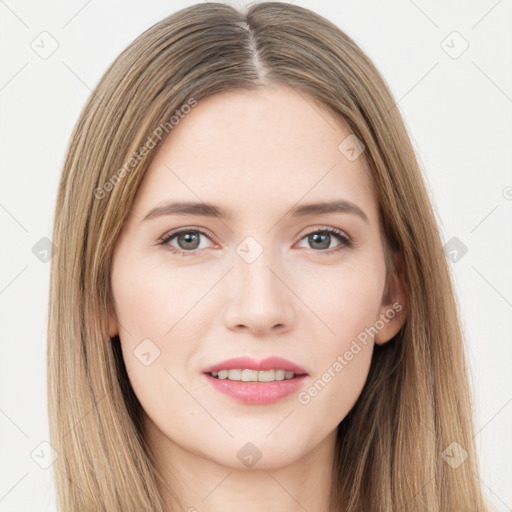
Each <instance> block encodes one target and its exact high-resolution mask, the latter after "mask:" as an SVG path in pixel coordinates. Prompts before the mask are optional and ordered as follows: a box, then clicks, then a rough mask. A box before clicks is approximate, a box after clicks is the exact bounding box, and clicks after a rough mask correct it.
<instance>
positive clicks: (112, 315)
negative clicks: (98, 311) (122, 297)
mask: <svg viewBox="0 0 512 512" xmlns="http://www.w3.org/2000/svg"><path fill="white" fill-rule="evenodd" d="M107 314H108V336H109V338H111V339H112V338H113V337H114V336H117V334H119V328H118V325H117V324H118V322H117V315H116V312H115V310H114V308H113V306H112V303H111V302H109V304H108V310H107Z"/></svg>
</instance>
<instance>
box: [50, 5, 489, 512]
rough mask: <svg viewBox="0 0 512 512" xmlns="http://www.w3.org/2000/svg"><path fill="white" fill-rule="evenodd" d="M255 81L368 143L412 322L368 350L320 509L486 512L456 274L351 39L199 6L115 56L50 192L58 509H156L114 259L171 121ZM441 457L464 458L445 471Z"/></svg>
mask: <svg viewBox="0 0 512 512" xmlns="http://www.w3.org/2000/svg"><path fill="white" fill-rule="evenodd" d="M266 84H282V85H287V86H290V87H293V88H294V89H295V90H297V91H300V92H301V93H306V94H308V95H309V96H310V97H312V98H313V99H314V100H316V101H318V102H319V103H320V104H322V105H323V106H324V107H326V108H327V109H328V110H329V111H331V112H333V113H334V114H335V115H337V116H338V117H340V118H343V119H344V120H345V121H346V123H347V125H348V126H349V128H350V130H351V131H352V132H353V133H354V134H355V135H356V136H357V137H358V138H359V139H360V140H361V141H362V142H363V143H364V145H365V147H366V149H365V152H364V158H365V161H366V163H367V165H368V169H369V171H370V174H371V178H372V180H373V181H372V182H373V183H374V185H375V192H376V195H377V200H378V204H379V209H380V215H381V221H382V229H383V232H384V234H385V238H386V240H385V241H386V244H387V249H388V250H389V251H394V252H398V253H400V254H401V255H402V257H403V275H404V280H405V284H406V296H407V318H406V322H405V324H404V325H403V327H402V329H401V330H400V332H399V333H398V334H397V335H396V336H395V338H394V339H393V340H391V341H390V342H389V343H387V344H385V345H383V346H382V347H375V350H374V354H373V359H372V364H371V368H370V373H369V376H368V380H367V382H366V384H365V386H364V389H363V391H362V393H361V395H360V397H359V399H358V401H357V403H356V405H355V406H354V407H353V409H352V410H351V411H350V413H349V414H348V415H347V417H346V418H345V419H344V420H343V421H342V422H341V423H340V425H339V427H338V437H337V442H336V452H335V454H334V468H333V480H332V481H333V485H332V494H331V506H332V510H333V511H338V510H340V511H341V510H343V511H345V512H363V511H364V512H368V511H372V512H376V511H380V512H394V511H396V510H415V511H418V512H419V511H425V512H427V511H428V512H436V511H454V510H460V511H462V510H464V511H466V510H472V511H475V512H480V511H484V510H487V508H486V505H485V503H484V499H483V497H482V493H481V489H480V487H479V480H478V464H477V453H476V450H475V445H474V441H473V423H472V421H473V420H472V414H473V413H472V409H471V396H470V390H469V381H468V378H469V375H468V373H467V361H466V359H465V352H464V344H463V338H462V333H461V327H460V324H459V318H458V311H457V304H456V301H455V299H454V291H453V288H452V282H451V276H450V272H449V268H448V264H447V261H446V258H445V255H444V252H443V247H442V242H441V239H440V235H439V229H438V226H437V221H436V218H435V215H434V212H433V210H432V207H431V204H430V202H429V198H428V194H427V190H426V187H425V185H424V182H423V179H422V175H421V172H420V168H419V165H418V162H417V160H416V156H415V153H414V151H413V148H412V145H411V142H410V139H409V137H408V134H407V132H406V128H405V126H404V123H403V121H402V118H401V116H400V113H399V111H398V109H397V108H396V104H395V101H394V99H393V97H392V95H391V93H390V91H389V88H388V86H387V85H386V83H385V81H384V79H383V78H382V76H381V75H380V74H379V72H378V70H377V69H376V68H375V66H374V65H373V64H372V62H371V61H370V60H369V58H368V57H367V56H366V55H365V54H364V53H363V52H362V50H361V49H360V48H359V47H358V46H357V45H356V44H355V42H354V41H353V40H352V39H351V38H350V37H348V36H347V35H346V34H345V33H344V32H342V31H341V30H340V29H339V28H338V27H337V26H336V25H334V24H333V23H331V22H329V21H327V20H326V19H324V18H323V17H321V16H319V15H317V14H315V13H314V12H312V11H310V10H308V9H305V8H301V7H298V6H294V5H289V4H286V3H280V2H266V3H260V4H256V5H254V6H252V7H250V8H248V9H246V11H244V12H241V11H237V10H236V9H234V8H233V7H230V6H228V5H225V4H221V3H211V2H206V3H201V4H197V5H193V6H191V7H188V8H185V9H182V10H180V11H178V12H176V13H175V14H173V15H171V16H169V17H167V18H165V19H163V20H162V21H160V22H159V23H157V24H155V25H154V26H152V27H151V28H149V29H148V30H146V31H145V32H144V33H143V34H141V35H140V36H139V37H138V38H137V39H135V41H133V42H132V43H131V44H130V45H129V46H128V47H127V48H126V49H125V50H124V51H123V52H122V53H121V54H120V56H119V57H118V58H117V59H116V60H115V61H114V62H113V63H112V65H111V66H110V67H109V69H108V70H107V71H106V72H105V74H104V75H103V77H102V78H101V80H100V82H99V83H98V85H97V87H96V88H95V90H94V91H93V93H92V95H91V96H90V98H89V99H88V101H87V103H86V105H85V107H84V108H83V110H82V112H81V114H80V118H79V120H78V122H77V124H76V127H75V129H74V131H73V134H72V136H71V140H70V144H69V148H68V151H67V154H66V158H65V163H64V167H63V172H62V178H61V182H60V186H59V190H58V197H57V204H56V212H55V225H54V232H53V242H54V244H55V245H56V246H57V252H56V254H55V255H54V256H53V259H52V264H51V283H50V299H49V326H48V401H49V405H48V411H49V420H50V442H51V444H52V446H53V447H54V449H55V450H56V451H57V454H58V457H57V459H56V461H55V463H54V465H53V467H54V475H55V481H56V488H57V493H58V503H59V508H60V510H61V511H62V512H77V511H80V512H86V511H95V512H97V511H108V512H130V511H133V512H141V511H143V510H147V511H154V512H163V511H164V510H166V509H165V506H164V503H163V499H162V497H161V495H160V494H159V483H160V484H161V483H162V476H161V475H160V473H159V471H158V470H157V469H156V464H155V460H154V458H153V456H152V454H151V452H150V450H149V449H148V446H147V444H146V441H145V438H144V432H143V428H142V422H141V411H142V409H141V405H140V403H139V402H138V400H137V398H136V397H135V395H134V393H133V390H132V389H131V386H130V383H129V379H128V376H127V373H126V368H125V366H124V364H123V359H122V355H121V353H120V349H119V343H113V342H112V341H111V340H110V338H109V336H108V327H107V325H108V314H109V312H111V311H112V296H111V288H110V265H111V258H112V253H113V249H114V246H115V244H116V240H117V237H118V234H119V232H120V230H121V227H122V225H123V222H124V219H125V218H126V216H127V214H128V212H129V210H130V208H131V204H132V201H133V198H134V196H135V193H136V192H137V188H138V185H139V183H140V181H141V179H142V178H143V176H144V173H145V171H146V169H147V168H148V166H149V164H150V162H151V160H152V158H153V157H154V156H155V154H156V152H157V151H158V148H159V146H160V145H161V142H162V140H164V139H165V136H166V135H168V134H170V136H172V133H171V132H172V125H173V121H170V120H171V119H173V118H174V119H178V120H179V118H180V115H182V114H183V113H184V112H187V110H186V109H185V105H189V109H190V108H192V107H191V106H190V105H193V104H194V103H193V102H199V101H200V100H201V99H202V98H205V97H207V96H211V95H213V94H216V93H219V92H223V91H230V90H254V89H255V88H257V87H264V86H265V85H266ZM174 122H176V121H174ZM143 148H145V149H146V150H145V151H143ZM452 443H457V444H452ZM447 448H448V450H452V452H450V453H452V455H453V450H456V451H457V450H458V452H457V453H458V454H459V455H461V454H464V453H466V452H467V458H466V460H465V461H464V462H463V463H462V464H460V465H458V467H452V466H453V465H451V464H449V463H448V462H447V461H446V456H445V454H446V449H447ZM176 503H178V500H177V498H176ZM172 509H173V510H175V508H174V506H173V507H172Z"/></svg>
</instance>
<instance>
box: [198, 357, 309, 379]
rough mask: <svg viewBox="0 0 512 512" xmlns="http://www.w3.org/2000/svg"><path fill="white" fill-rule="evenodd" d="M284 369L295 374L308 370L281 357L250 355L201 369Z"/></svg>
mask: <svg viewBox="0 0 512 512" xmlns="http://www.w3.org/2000/svg"><path fill="white" fill-rule="evenodd" d="M236 369H242V370H246V369H247V370H284V371H286V372H293V373H295V374H296V375H307V374H308V372H307V371H306V370H305V369H304V368H302V367H301V366H299V365H298V364H295V363H292V362H291V361H288V360H287V359H283V358H282V357H274V356H272V357H267V358H265V359H262V360H261V361H257V360H256V359H252V358H250V357H235V358H233V359H227V360H226V361H222V362H220V363H217V364H214V365H212V366H208V367H207V368H204V369H203V373H211V372H218V371H220V370H236Z"/></svg>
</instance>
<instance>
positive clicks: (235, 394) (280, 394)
mask: <svg viewBox="0 0 512 512" xmlns="http://www.w3.org/2000/svg"><path fill="white" fill-rule="evenodd" d="M204 375H205V377H206V378H207V380H208V382H209V383H210V384H211V385H212V386H213V387H214V388H215V389H217V390H218V391H220V392H222V393H224V394H226V395H228V396H230V397H231V398H234V399H235V400H237V401H238V402H241V403H244V404H251V405H267V404H273V403H274V402H277V401H278V400H281V398H284V397H285V396H288V395H291V394H292V393H296V392H297V391H298V390H299V389H300V388H301V387H302V385H303V384H304V380H305V379H306V377H307V375H301V376H299V377H294V378H293V379H288V380H276V381H274V382H242V381H236V380H229V379H216V378H215V377H212V376H211V375H208V374H207V373H205V374H204Z"/></svg>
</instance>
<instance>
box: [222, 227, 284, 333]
mask: <svg viewBox="0 0 512 512" xmlns="http://www.w3.org/2000/svg"><path fill="white" fill-rule="evenodd" d="M267 240H268V239H267ZM235 252H236V254H235V255H234V256H235V257H234V262H233V266H234V268H233V271H232V272H230V275H231V279H233V280H234V283H233V290H234V291H233V294H232V296H231V302H230V304H229V305H228V312H227V317H226V320H227V322H228V323H229V324H230V325H231V327H235V326H237V325H245V326H247V327H250V328H253V329H256V330H262V329H265V328H272V327H273V326H275V325H281V326H289V325H290V323H291V321H292V313H293V312H292V304H291V296H292V294H291V292H290V291H289V290H288V289H287V287H286V285H285V284H284V282H283V277H282V276H281V275H280V274H282V272H281V270H280V269H282V265H281V264H280V262H279V261H278V258H277V257H276V254H277V253H278V251H273V250H272V249H271V248H269V247H267V248H264V247H263V245H262V243H260V242H259V241H258V240H256V239H255V238H254V237H250V236H249V237H246V238H245V239H244V240H243V241H242V242H241V243H240V244H239V245H238V246H237V247H236V249H235Z"/></svg>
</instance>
